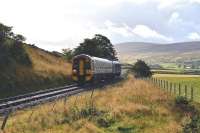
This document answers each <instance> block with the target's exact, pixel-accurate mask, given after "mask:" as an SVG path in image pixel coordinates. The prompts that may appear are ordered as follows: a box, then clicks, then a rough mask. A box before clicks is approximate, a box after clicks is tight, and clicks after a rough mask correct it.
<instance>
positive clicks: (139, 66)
mask: <svg viewBox="0 0 200 133" xmlns="http://www.w3.org/2000/svg"><path fill="white" fill-rule="evenodd" d="M132 70H133V71H134V73H135V77H151V76H152V73H151V70H150V67H149V66H148V65H147V64H146V63H145V62H144V61H142V60H138V61H137V62H136V63H135V64H134V66H133V68H132Z"/></svg>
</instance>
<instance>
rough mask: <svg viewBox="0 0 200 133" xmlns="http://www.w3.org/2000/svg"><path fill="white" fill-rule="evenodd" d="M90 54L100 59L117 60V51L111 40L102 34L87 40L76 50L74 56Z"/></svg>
mask: <svg viewBox="0 0 200 133" xmlns="http://www.w3.org/2000/svg"><path fill="white" fill-rule="evenodd" d="M79 54H88V55H91V56H96V57H100V58H106V59H110V60H117V57H116V51H115V49H114V47H113V45H112V43H111V42H110V40H109V39H108V38H107V37H105V36H103V35H100V34H96V35H95V36H94V38H92V39H88V38H87V39H85V40H84V42H83V43H81V44H80V46H78V47H77V48H75V50H74V55H79Z"/></svg>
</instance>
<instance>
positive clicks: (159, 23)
mask: <svg viewBox="0 0 200 133" xmlns="http://www.w3.org/2000/svg"><path fill="white" fill-rule="evenodd" d="M0 3H1V8H0V22H1V23H3V24H5V25H8V26H13V31H14V32H15V33H18V34H22V35H24V36H25V37H26V39H27V40H26V42H27V43H30V44H35V45H36V46H38V47H40V48H44V49H46V50H49V51H53V50H56V51H61V49H63V48H74V47H77V46H78V45H79V43H81V42H83V40H84V39H85V38H92V37H93V36H94V35H95V34H102V35H105V36H106V37H108V38H109V39H110V40H111V42H112V43H113V44H117V43H121V42H155V43H172V42H182V41H200V0H71V1H70V0H0Z"/></svg>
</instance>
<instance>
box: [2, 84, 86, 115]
mask: <svg viewBox="0 0 200 133" xmlns="http://www.w3.org/2000/svg"><path fill="white" fill-rule="evenodd" d="M86 89H87V88H85V87H80V86H77V85H76V84H73V85H69V86H64V87H59V88H54V89H49V90H44V91H38V92H34V93H29V94H25V95H19V96H15V97H11V98H6V99H1V100H0V114H1V115H2V114H4V113H6V112H8V111H14V110H17V109H22V108H26V107H31V106H34V105H38V104H41V103H44V102H50V101H53V100H55V99H58V98H62V97H66V96H70V95H73V94H77V93H80V92H82V91H84V90H86Z"/></svg>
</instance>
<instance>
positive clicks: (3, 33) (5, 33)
mask: <svg viewBox="0 0 200 133" xmlns="http://www.w3.org/2000/svg"><path fill="white" fill-rule="evenodd" d="M13 35H14V34H13V32H12V27H9V26H6V25H4V24H2V23H0V43H2V42H3V41H5V39H6V38H8V37H12V36H13Z"/></svg>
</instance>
